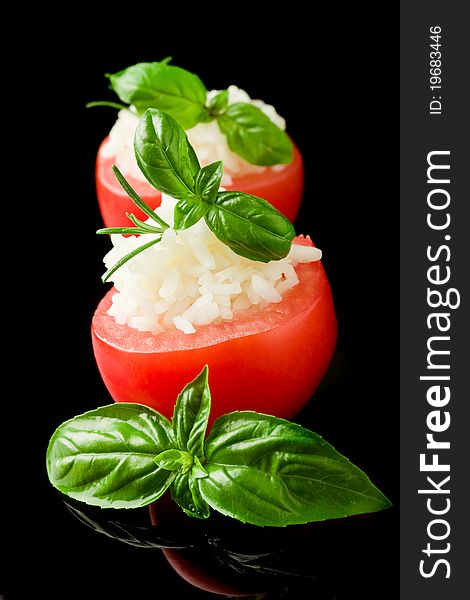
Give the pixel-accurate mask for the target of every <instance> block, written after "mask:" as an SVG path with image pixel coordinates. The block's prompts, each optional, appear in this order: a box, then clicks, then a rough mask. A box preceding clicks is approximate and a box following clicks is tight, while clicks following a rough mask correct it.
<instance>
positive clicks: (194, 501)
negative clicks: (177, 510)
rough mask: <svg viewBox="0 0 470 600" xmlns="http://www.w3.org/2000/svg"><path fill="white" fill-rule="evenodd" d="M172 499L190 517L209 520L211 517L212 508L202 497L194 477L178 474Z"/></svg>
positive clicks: (172, 491)
mask: <svg viewBox="0 0 470 600" xmlns="http://www.w3.org/2000/svg"><path fill="white" fill-rule="evenodd" d="M171 497H172V498H173V500H174V501H175V502H176V504H178V506H180V507H181V508H182V509H183V510H184V512H185V513H186V514H187V515H189V516H190V517H196V518H198V519H207V518H208V517H209V516H210V508H209V505H208V504H207V502H206V501H205V500H204V498H203V497H202V496H201V492H200V491H199V486H198V483H197V481H196V480H195V478H194V477H193V475H192V474H191V473H190V472H188V473H178V474H177V475H176V478H175V480H174V482H173V485H172V486H171Z"/></svg>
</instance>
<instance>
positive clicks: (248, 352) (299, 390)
mask: <svg viewBox="0 0 470 600" xmlns="http://www.w3.org/2000/svg"><path fill="white" fill-rule="evenodd" d="M296 243H301V244H310V245H312V242H311V241H310V239H309V238H307V239H305V238H297V239H296ZM296 271H297V275H298V276H299V279H300V283H299V284H297V285H296V286H295V287H294V288H292V289H290V290H289V291H288V292H287V293H286V294H285V295H284V297H283V299H282V301H281V302H279V303H278V304H268V305H267V306H266V307H265V308H264V309H262V310H253V309H248V310H246V311H243V312H242V313H239V314H238V315H237V316H236V317H235V318H234V319H233V320H232V321H227V322H224V323H222V324H218V325H217V324H210V325H204V326H200V327H198V328H197V331H196V333H193V334H185V333H183V332H181V331H178V330H169V331H166V332H163V333H161V334H159V335H153V334H151V333H148V332H139V331H137V330H136V329H132V328H130V327H128V326H127V325H118V324H117V323H116V322H115V320H114V318H113V317H111V316H109V315H108V314H107V310H108V309H109V307H110V305H111V298H112V296H113V294H114V293H115V290H114V288H113V289H111V290H110V291H109V292H108V293H107V294H106V296H105V297H104V298H103V300H102V301H101V302H100V304H99V305H98V308H97V310H96V312H95V315H94V317H93V323H92V338H93V349H94V352H95V357H96V361H97V364H98V368H99V370H100V373H101V376H102V377H103V380H104V383H105V384H106V386H107V388H108V390H109V392H110V394H111V396H112V397H113V399H114V400H115V401H116V402H139V403H142V404H146V405H148V406H151V407H153V408H154V409H156V410H157V411H159V412H160V413H162V414H163V415H165V416H166V417H168V418H171V416H172V415H173V407H174V404H175V400H176V397H177V395H178V393H179V392H180V391H181V390H182V389H183V387H184V386H185V385H186V384H187V383H188V382H189V381H191V380H192V379H194V378H195V377H196V375H197V374H198V373H199V372H200V371H201V369H202V368H203V366H204V365H205V364H208V365H209V384H210V388H211V392H212V410H211V422H213V421H214V419H216V418H217V417H219V416H221V415H222V414H225V413H229V412H232V411H235V410H256V411H258V412H262V413H267V414H271V415H275V416H277V417H282V418H285V419H290V418H291V417H293V416H294V415H295V414H296V413H297V412H298V411H299V410H300V409H301V408H302V407H303V406H304V405H305V404H306V403H307V402H308V400H309V399H310V397H311V395H312V394H313V392H314V390H315V389H316V387H317V386H318V384H319V383H320V381H321V379H322V377H323V375H324V374H325V371H326V369H327V367H328V365H329V362H330V359H331V357H332V354H333V351H334V347H335V343H336V317H335V311H334V308H333V301H332V297H331V290H330V286H329V283H328V279H327V277H326V274H325V271H324V270H323V266H322V264H321V262H319V261H318V262H314V263H307V264H300V265H298V266H297V267H296Z"/></svg>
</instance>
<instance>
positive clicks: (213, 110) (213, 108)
mask: <svg viewBox="0 0 470 600" xmlns="http://www.w3.org/2000/svg"><path fill="white" fill-rule="evenodd" d="M227 105H228V90H222V91H220V92H219V93H218V94H216V95H215V96H214V97H213V98H212V100H211V101H210V102H209V104H208V106H207V108H208V110H209V114H211V115H216V114H218V113H222V112H223V111H224V110H225V109H226V108H227Z"/></svg>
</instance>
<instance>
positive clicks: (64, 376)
mask: <svg viewBox="0 0 470 600" xmlns="http://www.w3.org/2000/svg"><path fill="white" fill-rule="evenodd" d="M270 10H271V9H270ZM272 10H274V9H272ZM287 10H288V12H286V13H285V14H283V15H282V16H280V17H279V18H278V21H279V22H277V23H275V25H274V26H273V23H272V22H270V21H271V19H268V18H267V16H266V15H263V14H259V15H256V16H255V15H254V14H253V12H252V9H250V8H249V7H248V6H245V7H244V8H243V9H242V8H241V6H237V7H234V8H233V13H230V12H227V13H225V14H222V13H221V14H220V16H217V14H216V13H217V7H215V6H214V7H212V6H203V7H199V10H198V11H197V14H196V13H195V14H194V15H190V16H188V15H187V13H185V14H184V15H183V9H182V8H176V9H175V10H172V11H171V14H170V11H169V10H168V11H166V12H165V11H163V12H162V10H161V9H158V10H157V9H155V11H154V12H152V10H150V8H147V9H146V10H141V11H137V12H135V13H133V14H132V15H130V16H129V19H128V20H127V19H126V18H124V19H122V20H121V21H120V22H118V21H119V19H116V21H115V23H113V24H111V22H110V21H108V22H107V25H106V26H101V25H99V24H98V23H96V22H94V18H93V11H92V9H91V8H90V9H87V18H85V19H84V18H83V14H82V15H81V19H79V18H78V17H79V15H77V16H76V18H75V17H74V18H70V21H69V22H68V26H67V27H65V26H64V27H62V28H57V29H56V28H54V27H52V26H44V27H38V30H37V31H36V35H35V37H32V38H29V39H28V40H26V39H25V42H24V43H27V44H28V48H30V55H31V62H30V63H29V67H30V68H29V78H28V81H27V85H26V84H25V82H23V84H25V89H28V94H27V95H26V94H25V98H24V100H23V101H24V107H22V110H21V118H20V116H19V115H18V118H16V117H14V115H12V124H13V129H14V131H15V132H16V138H17V143H18V145H19V149H18V151H16V150H15V152H14V156H13V160H12V163H13V164H12V170H13V171H14V169H15V168H16V169H17V172H16V171H14V172H15V176H14V182H15V184H16V194H15V197H17V198H18V202H20V198H21V201H22V202H25V203H26V204H25V206H24V207H23V210H22V211H18V212H16V216H18V217H19V216H20V214H22V218H23V219H24V220H25V221H26V222H27V224H28V227H27V230H26V233H23V232H21V236H22V237H21V239H22V242H24V243H25V244H26V247H27V252H26V253H25V254H26V255H27V256H26V257H25V258H24V259H22V260H21V261H19V263H20V264H18V263H15V268H14V277H15V281H16V282H18V285H19V286H20V287H21V290H22V291H21V294H20V296H21V298H20V299H19V300H18V302H17V303H15V305H14V306H15V308H16V311H18V312H15V310H13V309H12V311H11V313H12V321H15V319H14V318H13V317H15V315H16V318H18V319H20V320H21V321H22V322H23V323H24V329H23V328H22V331H21V335H18V334H17V333H16V334H15V328H16V327H17V325H16V322H15V323H14V331H13V334H12V335H11V337H9V339H10V340H11V357H12V369H13V367H17V366H18V365H20V371H19V376H18V375H16V376H15V377H14V384H15V390H16V393H15V399H14V401H13V402H14V406H13V411H12V414H13V416H14V421H12V423H13V424H12V426H11V427H10V428H9V429H10V432H11V433H13V434H14V436H13V437H15V438H16V437H17V432H19V431H22V432H23V435H22V438H21V439H22V442H21V444H20V446H21V448H20V449H19V451H18V452H15V453H14V455H15V458H14V459H13V460H12V461H8V462H9V463H10V464H11V463H13V465H12V466H13V467H14V472H15V483H14V485H13V486H12V489H13V491H12V493H11V494H9V499H8V506H7V509H6V510H5V511H3V516H6V520H5V528H6V526H7V525H8V526H12V534H13V535H12V541H13V546H12V545H11V542H10V541H9V537H6V538H5V537H4V539H5V540H7V541H6V542H5V543H6V545H7V551H8V557H9V561H8V562H9V563H11V564H9V565H8V566H7V569H6V570H5V574H4V575H0V593H4V595H5V597H6V598H7V599H14V598H27V597H31V595H30V592H27V590H28V589H30V587H31V586H32V589H34V590H35V594H37V595H38V596H39V595H41V594H42V595H44V597H48V598H55V597H62V598H72V597H75V596H77V597H78V596H80V597H83V598H89V599H90V600H94V599H95V598H108V597H109V598H111V597H113V598H121V597H122V598H136V599H140V598H144V597H149V598H150V597H155V598H157V597H158V598H169V597H171V596H173V594H177V593H179V592H181V594H183V597H185V598H193V597H194V598H211V597H213V596H212V595H211V594H209V593H207V592H202V591H200V590H196V588H194V587H192V586H190V585H188V584H186V583H185V582H183V581H182V580H181V579H180V578H179V577H178V576H177V575H176V574H175V573H174V572H173V571H172V570H171V569H170V568H169V567H168V566H167V564H166V562H165V560H164V559H163V558H162V555H161V553H160V551H159V550H155V549H154V550H151V549H135V548H131V547H130V546H126V545H124V544H122V543H119V542H117V541H115V540H111V539H109V538H106V537H104V536H100V535H99V534H98V533H96V532H93V531H91V530H89V529H87V528H86V527H84V526H83V525H81V524H79V523H78V521H76V520H74V519H73V517H71V516H70V515H69V513H68V512H67V510H66V508H65V507H64V505H63V503H62V501H61V499H60V497H58V495H57V494H55V492H54V490H53V489H52V488H51V487H50V485H49V484H48V482H47V476H46V473H45V461H44V458H45V449H46V446H47V442H48V439H49V437H50V435H51V434H52V432H53V430H54V429H55V427H56V426H57V425H58V424H59V423H60V422H62V421H63V420H65V419H67V418H70V417H71V416H73V415H75V414H77V413H79V412H83V411H84V410H88V409H91V408H93V407H95V406H98V405H101V404H106V403H108V402H109V401H110V398H109V396H108V395H107V392H106V390H105V388H104V385H103V384H102V383H101V380H100V378H99V375H98V372H97V369H96V367H95V363H94V358H93V353H92V348H91V340H90V334H89V327H90V322H91V317H92V314H93V311H94V309H95V307H96V305H97V303H98V301H99V300H100V298H101V297H102V295H104V292H105V288H104V286H103V285H102V284H101V282H100V274H101V273H102V263H101V258H102V256H103V255H104V253H105V252H106V249H107V247H108V242H107V240H105V239H103V238H98V237H97V236H95V234H94V232H95V230H96V229H97V228H98V227H99V226H100V225H101V222H100V216H99V212H98V208H97V202H96V197H95V191H94V173H93V169H94V160H95V156H96V151H97V148H98V145H99V143H100V141H101V140H102V139H103V138H104V137H105V135H106V134H107V132H108V131H109V129H110V127H111V126H112V124H113V122H114V119H115V112H114V111H113V110H112V109H105V108H97V109H93V110H86V109H85V108H84V105H85V103H86V102H87V101H90V100H95V99H112V98H113V97H112V94H111V92H110V91H108V90H107V89H106V86H107V82H106V80H105V78H104V73H106V72H114V71H116V70H119V69H121V68H124V67H125V66H128V65H130V64H133V63H135V62H139V61H145V60H158V59H161V58H163V57H165V56H168V55H171V56H173V62H174V64H177V65H179V66H182V67H184V68H187V69H188V70H192V71H194V72H196V73H197V74H198V75H199V76H200V77H201V79H202V80H203V81H204V83H205V84H206V86H207V87H208V88H209V89H211V88H224V87H227V86H228V85H229V84H231V83H234V84H236V85H238V86H240V87H242V88H244V89H246V90H247V91H248V92H249V93H250V94H251V95H252V97H259V98H262V99H264V100H265V101H267V102H269V103H272V104H274V105H275V106H276V108H277V110H278V112H279V113H280V114H281V115H283V116H284V117H285V118H286V120H287V123H288V131H289V133H290V134H291V135H292V137H293V138H294V139H295V141H296V142H297V145H298V146H299V148H300V149H301V152H302V154H303V157H304V161H305V166H306V187H305V195H304V202H303V206H302V210H301V213H300V215H299V218H298V220H297V222H296V229H297V232H299V233H300V232H303V233H309V234H310V235H311V236H312V238H313V239H314V240H315V242H316V244H317V245H318V246H319V247H320V248H322V250H323V252H324V258H323V264H324V266H325V269H326V271H327V274H328V276H329V279H330V283H331V286H332V291H333V297H334V300H335V306H336V310H337V316H338V322H339V338H338V350H337V353H336V356H335V359H334V362H333V364H332V367H331V369H330V371H329V373H328V375H327V377H326V378H325V381H324V383H323V384H322V386H321V388H320V390H319V391H318V392H317V394H316V395H315V398H314V400H313V401H312V402H311V403H310V404H309V405H308V406H307V407H306V409H305V410H304V411H303V412H302V414H301V415H299V418H298V420H299V422H302V423H304V424H306V425H308V426H309V427H311V428H312V429H314V430H315V431H316V432H318V433H320V434H321V435H323V436H324V437H325V438H326V439H327V440H328V441H329V442H330V443H332V444H333V445H334V446H335V447H336V448H337V449H338V450H339V451H341V452H342V453H343V454H345V455H346V456H348V457H349V458H350V459H351V460H352V461H353V462H354V463H355V464H357V465H358V466H360V467H361V468H362V469H363V470H364V471H365V472H366V473H367V474H368V475H369V476H370V478H371V479H372V481H373V482H374V483H376V485H377V486H378V487H379V488H380V489H381V490H382V491H383V492H384V493H385V494H386V495H387V496H388V497H389V498H390V499H391V500H392V502H393V503H394V505H395V507H394V508H393V509H391V510H389V511H386V512H384V513H382V514H380V515H371V516H365V517H359V518H353V519H349V520H345V521H342V522H341V523H339V524H338V523H335V524H333V525H331V526H329V525H328V524H326V525H322V526H319V527H317V528H316V529H315V528H310V529H308V530H304V531H308V542H307V541H306V540H305V535H304V534H301V533H299V544H298V546H297V551H300V553H301V554H302V548H303V545H305V549H306V550H305V552H309V551H311V548H312V540H315V536H316V535H318V545H316V544H315V543H314V544H313V545H314V546H316V551H317V552H318V553H319V555H322V554H323V556H324V561H325V563H326V564H325V566H324V567H322V569H324V572H325V573H327V574H328V578H327V580H328V583H327V584H326V585H325V588H324V591H323V592H322V593H323V594H324V595H323V596H322V595H320V594H319V593H318V594H317V595H316V592H315V593H314V591H313V589H314V588H313V584H312V582H311V581H307V580H302V579H300V580H296V581H295V582H294V583H292V582H291V581H290V580H285V579H282V578H280V579H279V580H277V581H276V580H274V584H273V583H272V581H271V580H270V583H269V585H270V586H273V585H274V590H275V591H273V592H272V594H271V596H269V597H273V598H274V597H281V590H284V589H285V588H286V586H287V588H288V589H287V591H284V592H283V593H284V595H283V596H282V597H283V598H284V597H285V598H310V597H311V598H313V597H318V598H328V599H333V598H337V599H338V600H340V599H343V598H344V599H346V598H361V599H368V598H379V597H380V598H382V599H384V598H396V597H397V596H398V578H399V575H398V520H397V512H398V507H397V504H398V454H399V449H398V444H399V441H398V440H399V435H398V430H399V429H398V416H399V413H398V314H399V313H398V250H397V248H398V204H397V186H398V173H397V161H396V159H395V156H396V154H395V150H396V147H397V141H398V128H397V122H398V110H397V107H396V106H395V98H396V96H397V92H398V89H397V85H398V84H397V79H396V72H397V64H396V60H395V58H394V53H393V45H395V44H396V37H397V36H396V32H395V29H394V15H392V14H387V12H386V11H384V12H383V13H381V14H376V15H372V16H374V18H375V19H376V20H377V24H378V25H380V26H377V27H374V28H372V27H369V26H368V25H366V23H368V22H370V17H371V15H370V14H369V13H368V12H366V10H365V9H363V11H362V12H361V10H360V9H359V7H358V6H357V5H356V6H354V8H351V9H348V11H349V12H347V11H346V10H345V9H344V7H341V8H339V7H336V5H335V6H333V5H332V6H331V8H330V9H329V10H328V11H327V10H323V11H322V12H317V13H316V14H314V16H313V17H307V16H306V15H305V14H302V13H301V12H297V11H295V12H294V10H292V9H290V11H289V9H287ZM207 11H211V15H212V20H214V19H220V26H215V25H207V24H206V25H204V24H203V23H204V19H205V18H206V16H207V14H208V12H207ZM358 11H359V12H358ZM179 13H181V14H179ZM214 15H216V16H214ZM114 16H116V15H114ZM43 20H44V21H45V19H43ZM69 26H70V27H69ZM18 138H21V139H20V140H18ZM20 152H21V153H20ZM15 156H16V157H18V158H17V159H15V158H14V157H15ZM19 157H21V160H20V159H19ZM23 256H24V255H23ZM12 306H13V305H12ZM18 475H19V477H18ZM220 526H221V527H225V526H226V524H224V522H222V523H221V524H220ZM227 527H228V526H227ZM328 527H329V528H328ZM263 535H264V534H263V532H261V531H259V530H257V531H255V532H254V531H253V529H250V531H249V532H248V533H247V536H253V539H254V538H255V537H256V538H258V536H261V537H262V536H263ZM282 535H285V533H284V532H283V533H280V536H281V537H280V539H281V540H282ZM293 535H295V534H293ZM286 539H287V538H286ZM291 542H292V539H291V538H290V542H289V543H291ZM289 543H288V542H287V541H286V548H292V545H289ZM323 548H324V552H323ZM288 551H290V550H286V552H288ZM320 571H321V569H320ZM319 574H320V575H321V572H320V573H319ZM4 577H5V583H3V578H4ZM92 580H95V583H94V584H91V583H90V582H91V581H92ZM289 586H290V587H289ZM2 590H3V592H2ZM149 592H151V594H152V595H149ZM170 594H171V596H170ZM42 595H41V597H43V596H42Z"/></svg>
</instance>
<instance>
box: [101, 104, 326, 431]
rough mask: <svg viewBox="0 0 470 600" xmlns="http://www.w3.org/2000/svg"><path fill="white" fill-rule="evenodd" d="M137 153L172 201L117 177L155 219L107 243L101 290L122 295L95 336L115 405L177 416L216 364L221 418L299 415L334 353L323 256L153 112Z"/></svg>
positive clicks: (107, 303) (104, 308)
mask: <svg viewBox="0 0 470 600" xmlns="http://www.w3.org/2000/svg"><path fill="white" fill-rule="evenodd" d="M134 147H135V155H136V157H137V160H138V164H139V167H140V168H141V169H142V172H143V173H145V176H146V178H147V180H148V181H149V182H150V183H151V184H152V185H153V187H154V188H156V189H159V190H161V191H162V192H164V193H162V202H161V205H160V206H159V207H157V208H156V209H155V210H152V209H151V208H150V207H148V206H147V205H146V204H145V203H144V202H143V200H142V198H141V197H139V195H138V194H137V192H136V190H135V189H133V188H132V187H131V186H130V185H129V182H127V181H126V179H125V178H124V177H123V175H122V173H120V171H119V170H118V169H117V168H114V172H115V174H116V177H117V179H118V180H119V182H120V183H121V185H122V186H123V188H124V189H125V190H126V192H127V193H128V194H129V196H130V198H132V201H133V202H134V203H135V204H136V205H137V206H138V207H140V208H141V210H142V212H143V213H144V214H145V216H147V217H148V219H147V220H146V221H145V222H144V221H142V220H140V219H138V218H136V217H135V216H134V215H133V214H129V215H128V219H129V220H130V221H131V222H132V223H133V224H134V227H113V228H107V229H103V230H100V231H99V232H98V233H103V234H111V241H112V243H113V248H112V249H111V250H110V251H109V252H108V254H107V255H106V256H105V258H104V262H105V265H106V267H107V268H108V270H107V272H106V273H105V274H104V276H103V281H112V282H113V283H114V287H113V289H111V290H110V291H109V292H108V293H107V294H106V296H105V297H104V299H103V300H102V302H101V303H100V305H99V306H98V308H97V311H96V313H95V315H94V318H93V324H92V336H93V348H94V352H95V357H96V361H97V364H98V368H99V370H100V373H101V375H102V378H103V380H104V382H105V384H106V386H107V387H108V390H109V392H110V393H111V396H112V397H113V398H114V400H115V401H116V402H138V403H142V404H146V405H148V406H151V407H152V408H154V409H156V410H158V411H159V412H160V413H162V414H163V415H165V416H167V417H169V418H170V417H171V416H172V411H173V406H174V404H175V398H176V396H177V395H178V393H179V392H180V390H181V389H182V388H183V387H184V386H185V384H186V383H187V382H188V381H191V380H192V379H194V377H195V376H196V375H197V374H198V373H199V372H200V371H201V369H202V367H204V365H206V364H207V365H208V366H209V370H210V374H211V375H210V377H211V389H212V396H213V398H212V411H211V418H212V420H214V419H216V418H217V417H219V416H220V415H222V414H225V413H228V412H232V411H235V410H257V411H259V412H264V413H268V414H272V415H275V416H278V417H285V418H289V417H291V416H293V415H294V414H296V413H297V412H298V411H299V410H300V408H301V407H302V406H303V405H304V404H305V403H306V402H307V401H308V400H309V398H310V396H311V395H312V393H313V392H314V390H315V388H316V387H317V386H318V384H319V382H320V380H321V378H322V377H323V375H324V373H325V371H326V369H327V367H328V364H329V362H330V359H331V356H332V353H333V350H334V346H335V341H336V320H335V312H334V308H333V302H332V297H331V291H330V287H329V284H328V280H327V277H326V275H325V272H324V270H323V267H322V265H321V262H320V260H321V256H322V253H321V251H320V250H319V249H318V248H315V247H314V245H313V243H312V241H311V240H310V238H304V237H297V238H295V239H294V237H295V230H294V227H293V225H292V223H291V222H290V221H289V220H288V219H287V218H286V217H285V216H283V215H282V214H281V213H280V212H279V211H278V210H276V209H275V208H274V207H273V206H272V205H270V204H269V203H268V202H266V201H265V200H263V199H261V198H259V197H256V196H252V195H250V194H246V193H244V192H240V191H236V192H228V191H224V190H221V189H220V183H221V180H222V176H223V172H222V162H221V161H218V162H215V163H211V164H210V165H207V166H204V167H201V165H200V164H199V161H198V159H197V156H196V154H195V152H194V150H193V148H192V146H191V145H190V143H189V141H188V138H187V136H186V134H185V132H184V131H183V129H182V128H181V126H180V125H179V124H178V123H177V122H176V121H175V119H173V118H172V117H171V116H170V115H167V114H166V113H163V112H161V111H159V110H156V109H149V110H147V111H146V112H145V114H144V115H143V117H142V119H141V120H140V122H139V125H138V127H137V130H136V133H135V140H134ZM169 192H172V196H170V195H168V193H169ZM133 234H136V235H133ZM293 242H294V243H293Z"/></svg>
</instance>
